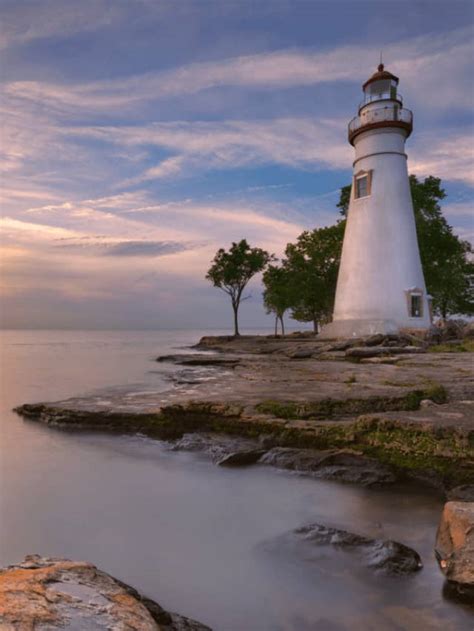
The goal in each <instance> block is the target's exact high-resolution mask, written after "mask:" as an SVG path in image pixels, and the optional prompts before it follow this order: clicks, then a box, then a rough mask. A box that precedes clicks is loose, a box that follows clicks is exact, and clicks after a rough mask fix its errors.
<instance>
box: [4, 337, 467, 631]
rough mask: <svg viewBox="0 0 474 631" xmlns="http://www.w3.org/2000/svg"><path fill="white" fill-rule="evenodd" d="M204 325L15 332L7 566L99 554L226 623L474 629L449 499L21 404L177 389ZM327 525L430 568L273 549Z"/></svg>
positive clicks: (161, 596)
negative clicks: (28, 557)
mask: <svg viewBox="0 0 474 631" xmlns="http://www.w3.org/2000/svg"><path fill="white" fill-rule="evenodd" d="M204 333H205V332H200V331H188V332H181V331H179V332H176V331H173V332H163V331H160V332H153V331H152V332H150V331H148V332H143V331H141V332H133V331H127V332H123V331H113V332H105V331H92V332H91V331H5V332H3V333H2V334H1V338H2V353H1V397H2V414H1V439H2V440H1V453H0V466H1V470H0V474H1V477H0V491H1V495H0V502H1V503H0V509H1V522H0V563H1V565H5V564H8V563H13V562H17V561H19V560H20V559H22V558H23V557H24V555H25V554H30V553H39V554H42V555H51V556H66V557H69V558H72V559H81V560H82V559H87V560H90V561H92V562H94V563H95V564H96V565H98V566H99V567H101V568H102V569H104V570H106V571H108V572H110V573H111V574H113V575H114V576H116V577H118V578H120V579H122V580H124V581H126V582H128V583H130V584H131V585H133V586H134V587H136V588H137V589H139V590H140V591H141V592H143V593H144V594H146V595H148V596H150V597H152V598H154V599H156V600H157V601H158V602H159V603H160V604H162V605H163V606H164V607H165V608H167V609H171V610H175V611H178V612H179V613H182V614H184V615H187V616H190V617H193V618H196V619H198V620H200V621H202V622H205V623H207V624H209V625H210V626H212V627H213V629H214V630H215V631H309V630H311V631H313V630H318V631H342V630H344V631H349V630H350V631H385V630H387V631H392V630H393V631H400V630H407V629H410V630H411V629H413V630H416V631H429V630H431V629H440V630H441V629H443V630H444V631H462V630H464V629H466V630H472V629H473V628H474V621H473V618H472V616H471V614H470V613H469V611H468V610H467V609H465V608H463V607H461V606H458V605H454V604H452V603H450V602H449V601H446V600H444V599H443V597H442V585H443V579H442V576H441V574H440V572H439V570H438V568H437V566H436V562H435V561H434V558H433V551H432V549H433V541H434V537H435V532H436V526H437V522H438V519H439V515H440V510H441V506H442V502H441V501H440V500H439V499H438V498H436V497H429V496H427V495H420V494H417V493H415V492H410V493H408V492H402V491H400V490H399V491H393V492H388V491H384V492H381V491H374V490H372V491H371V490H364V489H360V488H357V487H352V486H348V485H341V484H337V483H330V482H324V481H316V480H312V479H310V478H307V477H301V476H297V475H294V474H291V473H288V472H282V471H277V470H273V469H271V468H264V467H252V468H248V469H240V470H229V469H220V468H217V467H216V466H215V465H213V464H212V463H210V462H209V461H208V460H207V459H206V458H204V457H203V456H200V455H196V454H186V453H175V452H169V451H167V450H166V448H165V446H164V445H163V444H162V443H160V442H158V441H152V440H150V439H145V438H141V437H129V436H107V435H104V434H91V433H67V432H64V431H60V430H53V429H50V428H47V427H45V426H42V425H39V424H36V423H33V422H25V421H23V420H22V419H20V418H19V417H18V416H16V415H15V414H14V413H13V412H11V409H12V408H13V407H14V406H16V405H19V404H21V403H26V402H35V401H48V400H49V401H51V400H57V399H62V398H65V397H68V396H73V395H78V394H85V393H92V392H97V391H98V390H107V391H108V393H109V394H113V391H114V388H117V387H120V386H123V385H125V384H126V385H127V386H128V387H129V388H130V389H136V390H137V391H138V390H140V391H143V390H150V391H159V390H162V389H165V388H168V387H169V383H168V382H167V381H166V380H165V379H164V378H163V373H162V371H163V370H166V367H163V366H162V365H158V364H156V363H155V362H154V361H153V359H154V358H155V357H156V356H157V355H159V354H165V353H170V352H176V349H177V348H180V347H183V346H185V345H188V344H191V343H193V342H195V341H196V340H197V339H198V338H199V337H200V335H201V334H204ZM170 369H171V368H170ZM313 521H317V522H322V523H325V524H327V525H332V526H338V527H343V528H347V529H349V530H351V531H353V532H357V533H360V534H369V535H376V536H380V537H390V538H394V539H396V540H398V541H401V542H403V543H406V544H408V545H411V546H412V547H414V548H415V549H416V550H417V551H418V552H419V553H420V554H421V556H422V558H423V562H424V568H423V570H422V571H421V572H419V573H418V574H417V575H416V576H413V577H410V578H403V579H400V578H389V577H381V576H374V575H373V574H372V573H371V572H370V571H369V570H366V569H363V568H360V567H359V566H358V565H357V563H356V562H355V560H354V559H353V558H352V557H350V556H346V555H344V553H338V552H337V551H333V550H329V549H327V548H324V547H322V548H321V549H320V551H319V552H318V554H317V558H316V559H315V558H314V555H313V559H312V560H308V559H306V558H304V556H303V557H302V556H296V555H295V554H294V552H291V551H288V550H284V549H282V550H279V551H278V552H277V551H276V550H274V551H272V552H268V550H265V549H264V548H265V546H264V545H262V544H265V543H267V542H269V541H271V540H272V539H273V538H275V537H277V536H278V535H281V534H282V533H285V532H287V531H288V530H291V529H293V528H296V527H298V526H300V525H303V524H305V523H310V522H313ZM341 555H342V556H341Z"/></svg>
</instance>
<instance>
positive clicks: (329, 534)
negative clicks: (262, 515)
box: [293, 524, 423, 575]
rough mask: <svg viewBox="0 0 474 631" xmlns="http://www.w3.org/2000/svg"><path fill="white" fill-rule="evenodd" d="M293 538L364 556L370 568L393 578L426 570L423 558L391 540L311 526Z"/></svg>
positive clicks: (299, 530) (297, 530)
mask: <svg viewBox="0 0 474 631" xmlns="http://www.w3.org/2000/svg"><path fill="white" fill-rule="evenodd" d="M293 535H294V536H295V537H296V538H297V539H300V540H302V541H305V542H308V543H310V544H311V545H318V546H320V545H331V546H334V547H336V548H340V549H342V550H346V551H353V552H355V553H357V554H358V555H360V558H361V560H362V562H363V563H364V565H365V566H366V567H369V568H371V569H373V570H377V571H380V572H383V573H386V574H391V575H407V574H412V573H413V572H417V571H418V570H420V569H421V568H422V567H423V564H422V562H421V558H420V555H419V554H418V553H417V552H416V551H415V550H413V549H412V548H409V547H408V546H405V545H403V544H402V543H398V542H397V541H392V540H390V539H387V540H383V539H371V538H369V537H365V536H362V535H358V534H354V533H352V532H349V531H347V530H342V529H340V528H331V527H328V526H325V525H323V524H309V525H308V526H303V527H302V528H297V529H296V530H294V531H293Z"/></svg>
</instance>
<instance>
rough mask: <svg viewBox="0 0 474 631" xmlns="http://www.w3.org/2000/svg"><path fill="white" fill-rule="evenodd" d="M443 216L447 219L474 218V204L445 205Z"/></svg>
mask: <svg viewBox="0 0 474 631" xmlns="http://www.w3.org/2000/svg"><path fill="white" fill-rule="evenodd" d="M443 214H444V215H446V217H468V218H470V219H471V220H472V218H473V217H474V202H473V201H471V202H457V203H452V204H446V205H443Z"/></svg>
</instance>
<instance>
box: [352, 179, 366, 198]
mask: <svg viewBox="0 0 474 631" xmlns="http://www.w3.org/2000/svg"><path fill="white" fill-rule="evenodd" d="M355 184H356V190H355V196H356V199H359V197H367V195H368V194H369V176H368V175H361V176H360V177H357V178H356V181H355Z"/></svg>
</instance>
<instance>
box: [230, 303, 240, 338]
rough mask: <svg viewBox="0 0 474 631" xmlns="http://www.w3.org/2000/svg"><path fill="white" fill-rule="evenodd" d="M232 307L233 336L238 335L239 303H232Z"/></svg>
mask: <svg viewBox="0 0 474 631" xmlns="http://www.w3.org/2000/svg"><path fill="white" fill-rule="evenodd" d="M232 308H233V310H234V336H235V337H237V336H239V335H240V333H239V318H238V311H239V305H234V304H233V305H232Z"/></svg>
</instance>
